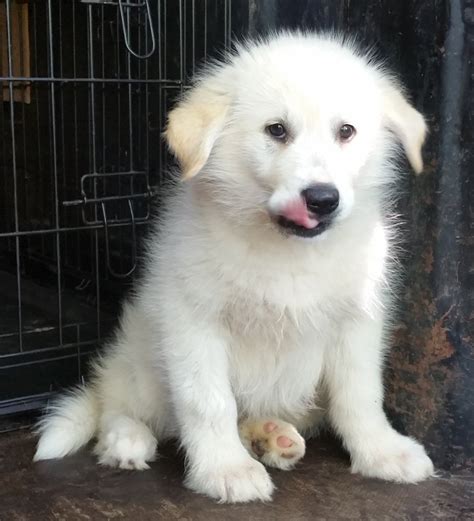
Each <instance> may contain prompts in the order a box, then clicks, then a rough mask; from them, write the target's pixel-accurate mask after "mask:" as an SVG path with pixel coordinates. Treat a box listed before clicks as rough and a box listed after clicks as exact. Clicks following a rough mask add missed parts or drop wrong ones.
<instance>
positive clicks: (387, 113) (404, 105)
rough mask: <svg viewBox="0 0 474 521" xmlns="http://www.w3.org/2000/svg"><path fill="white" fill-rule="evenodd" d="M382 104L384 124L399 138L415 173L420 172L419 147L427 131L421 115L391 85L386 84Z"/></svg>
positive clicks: (421, 160) (421, 162)
mask: <svg viewBox="0 0 474 521" xmlns="http://www.w3.org/2000/svg"><path fill="white" fill-rule="evenodd" d="M384 105H385V107H384V117H385V125H386V126H387V127H388V128H389V129H390V130H391V131H392V132H393V133H394V134H395V135H396V136H397V137H398V139H399V140H400V142H401V144H402V145H403V149H404V150H405V154H406V155H407V158H408V161H409V162H410V164H411V166H412V168H413V170H414V171H415V173H416V174H419V173H421V172H422V170H423V158H422V155H421V149H422V147H423V143H424V141H425V137H426V132H427V126H426V123H425V120H424V119H423V116H422V115H421V114H420V113H419V112H418V111H417V110H416V109H414V108H413V107H412V106H411V105H410V103H408V101H407V100H406V99H405V97H404V95H403V94H402V93H401V91H400V90H399V89H398V88H396V87H394V86H393V85H389V86H386V90H385V96H384Z"/></svg>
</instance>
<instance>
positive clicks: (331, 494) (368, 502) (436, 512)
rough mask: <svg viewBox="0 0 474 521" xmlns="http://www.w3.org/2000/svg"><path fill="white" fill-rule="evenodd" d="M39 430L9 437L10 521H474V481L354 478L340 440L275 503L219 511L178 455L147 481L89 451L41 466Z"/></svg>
mask: <svg viewBox="0 0 474 521" xmlns="http://www.w3.org/2000/svg"><path fill="white" fill-rule="evenodd" d="M34 446H35V439H34V437H33V435H32V434H31V433H30V431H29V430H23V431H13V432H9V433H4V434H1V435H0V520H1V521H20V520H21V521H26V520H28V521H29V520H32V521H33V520H34V521H47V520H59V521H76V520H77V521H84V520H92V521H96V520H97V521H100V520H120V521H122V520H133V521H147V520H154V521H160V520H163V521H165V520H166V521H170V520H181V521H200V520H203V521H214V520H224V521H234V520H235V521H237V520H239V521H240V520H249V521H264V520H265V521H266V520H280V519H281V520H285V521H303V520H321V521H323V520H346V519H347V520H364V521H365V520H377V521H384V520H392V519H397V520H398V519H400V520H436V519H443V520H457V521H458V520H474V478H473V476H472V475H471V476H469V475H467V474H466V475H448V474H444V475H442V476H441V477H439V478H437V479H433V480H430V481H428V482H425V483H421V484H419V485H397V484H392V483H384V482H381V481H376V480H371V479H365V478H361V477H360V476H355V475H351V474H350V472H349V466H348V459H347V456H346V455H344V453H343V452H342V451H341V450H340V448H338V446H337V445H336V444H335V443H334V441H331V440H327V439H325V440H317V441H314V442H310V444H309V447H308V453H307V455H306V457H305V459H304V462H303V463H301V464H300V465H299V466H298V468H296V469H295V470H293V471H291V472H282V471H271V474H272V476H273V479H274V481H275V484H276V485H277V487H278V490H277V492H276V494H275V497H274V501H273V502H272V503H268V504H261V503H260V504H247V505H231V506H229V505H219V504H216V503H214V502H213V501H211V500H209V499H207V498H205V497H202V496H198V495H196V494H193V493H191V492H189V491H188V490H186V489H184V488H183V486H182V476H183V461H182V458H181V457H180V456H176V450H175V447H174V446H172V445H168V446H164V447H162V448H161V450H160V455H161V457H160V458H159V460H158V461H157V462H156V463H154V464H153V466H152V469H151V470H148V471H145V472H131V471H120V470H114V469H108V468H101V467H99V466H97V465H96V464H95V461H94V458H93V457H92V456H91V454H90V452H89V451H84V452H83V453H81V454H79V455H76V456H72V457H70V458H67V459H65V460H62V461H54V462H41V463H38V464H32V462H31V458H32V456H33V452H34Z"/></svg>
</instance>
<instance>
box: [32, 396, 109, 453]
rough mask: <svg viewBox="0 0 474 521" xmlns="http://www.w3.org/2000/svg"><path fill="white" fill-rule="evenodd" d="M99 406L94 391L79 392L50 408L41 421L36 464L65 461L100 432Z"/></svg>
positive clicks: (38, 429) (60, 400) (65, 397)
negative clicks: (47, 460) (37, 462)
mask: <svg viewBox="0 0 474 521" xmlns="http://www.w3.org/2000/svg"><path fill="white" fill-rule="evenodd" d="M98 419H99V403H98V400H97V397H96V396H95V394H94V390H93V388H82V387H81V388H78V389H75V390H74V391H72V392H70V393H69V394H66V395H65V396H62V397H61V398H59V399H58V401H57V402H56V403H54V404H53V405H51V406H50V409H49V411H48V412H47V413H46V416H45V417H44V418H42V419H41V420H40V422H39V423H38V426H37V432H38V433H39V435H40V439H39V442H38V447H37V449H36V454H35V455H34V458H33V461H39V460H44V459H55V458H62V457H63V456H66V455H67V454H73V453H74V452H76V451H77V450H79V449H80V448H81V447H82V446H83V445H85V444H86V443H87V442H88V441H89V440H91V439H92V438H93V436H94V434H95V432H96V430H97V424H98Z"/></svg>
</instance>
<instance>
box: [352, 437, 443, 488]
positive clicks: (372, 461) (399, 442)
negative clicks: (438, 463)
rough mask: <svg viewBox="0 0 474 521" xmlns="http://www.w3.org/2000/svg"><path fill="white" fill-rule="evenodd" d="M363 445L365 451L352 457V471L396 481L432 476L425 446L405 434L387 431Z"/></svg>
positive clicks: (420, 479)
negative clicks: (387, 433)
mask: <svg viewBox="0 0 474 521" xmlns="http://www.w3.org/2000/svg"><path fill="white" fill-rule="evenodd" d="M367 445H368V447H367V451H364V453H362V454H358V455H357V456H355V457H354V458H353V463H352V472H354V473H355V472H358V473H360V474H362V475H363V476H367V477H372V478H380V479H385V480H387V481H396V482H398V483H417V482H418V481H422V480H424V479H426V478H429V477H430V476H434V475H435V471H434V467H433V463H432V462H431V460H430V458H429V457H428V456H427V454H426V452H425V449H424V448H423V447H422V446H421V445H420V444H419V443H417V442H416V441H415V440H412V439H411V438H408V437H407V436H402V435H401V434H398V433H396V432H390V433H389V435H388V436H386V437H385V436H383V435H382V436H381V437H380V438H379V439H378V440H377V439H371V440H368V441H367ZM370 446H372V447H371V448H370Z"/></svg>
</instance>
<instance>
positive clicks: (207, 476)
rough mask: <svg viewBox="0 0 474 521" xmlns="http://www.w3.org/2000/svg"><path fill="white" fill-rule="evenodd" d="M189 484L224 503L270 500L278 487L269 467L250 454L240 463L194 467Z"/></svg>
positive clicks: (189, 476) (186, 481) (201, 492)
mask: <svg viewBox="0 0 474 521" xmlns="http://www.w3.org/2000/svg"><path fill="white" fill-rule="evenodd" d="M185 485H186V486H187V487H188V488H190V489H191V490H193V491H194V492H198V493H200V494H205V495H207V496H210V497H212V498H214V499H217V500H218V501H219V502H220V503H247V502H249V501H256V500H260V501H268V500H270V499H271V497H272V492H273V489H274V487H273V483H272V480H271V478H270V476H269V475H268V473H267V471H266V470H265V467H264V466H263V465H262V464H261V463H259V462H258V461H255V460H254V459H253V458H251V457H250V456H249V457H245V458H244V459H243V461H240V462H238V463H232V464H222V465H218V466H217V467H216V468H214V469H211V470H203V469H202V468H201V469H199V468H196V469H195V470H191V472H190V473H189V474H188V476H187V477H186V480H185Z"/></svg>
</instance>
